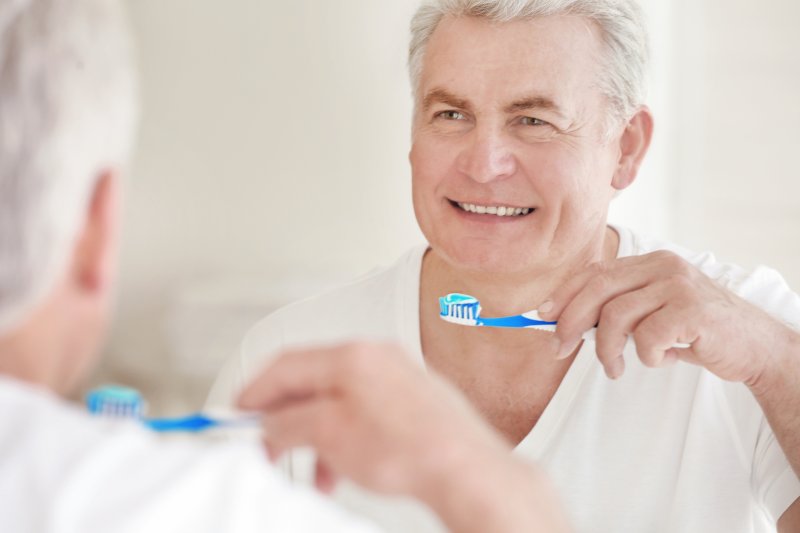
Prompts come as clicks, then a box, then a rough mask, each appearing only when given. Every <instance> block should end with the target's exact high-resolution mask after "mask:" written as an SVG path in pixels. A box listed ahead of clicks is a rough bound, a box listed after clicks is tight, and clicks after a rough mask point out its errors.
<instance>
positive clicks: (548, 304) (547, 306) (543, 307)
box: [539, 300, 554, 313]
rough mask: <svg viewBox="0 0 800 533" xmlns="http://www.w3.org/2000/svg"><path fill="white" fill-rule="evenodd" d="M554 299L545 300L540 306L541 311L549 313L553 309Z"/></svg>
mask: <svg viewBox="0 0 800 533" xmlns="http://www.w3.org/2000/svg"><path fill="white" fill-rule="evenodd" d="M553 306H554V304H553V300H545V302H544V303H543V304H542V305H540V306H539V312H540V313H549V312H550V311H552V310H553Z"/></svg>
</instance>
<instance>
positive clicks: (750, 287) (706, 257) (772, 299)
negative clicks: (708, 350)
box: [614, 227, 800, 328]
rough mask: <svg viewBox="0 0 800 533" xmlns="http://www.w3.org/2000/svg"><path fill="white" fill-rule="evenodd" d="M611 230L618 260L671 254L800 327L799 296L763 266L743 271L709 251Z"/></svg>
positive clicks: (628, 232)
mask: <svg viewBox="0 0 800 533" xmlns="http://www.w3.org/2000/svg"><path fill="white" fill-rule="evenodd" d="M614 229H615V230H616V231H617V233H619V235H620V256H621V257H624V256H633V255H645V254H648V253H652V252H656V251H660V250H665V251H669V252H672V253H674V254H676V255H678V256H680V257H682V258H683V259H684V260H686V261H687V262H688V263H690V264H692V265H694V266H695V267H696V268H697V269H699V270H700V271H701V272H703V273H704V274H705V275H706V276H708V277H710V278H712V279H714V280H715V281H717V282H718V283H720V284H722V285H723V286H724V287H726V288H727V289H728V290H730V291H732V292H734V293H736V294H737V295H739V296H740V297H742V298H744V299H746V300H748V301H750V302H751V303H753V304H755V305H757V306H759V307H761V308H762V309H764V310H766V311H767V312H769V313H771V314H773V315H774V316H776V317H778V318H780V319H782V320H784V321H785V322H787V323H789V324H790V325H793V326H794V327H796V328H800V296H798V295H797V294H796V293H795V292H794V291H792V289H791V288H790V287H789V285H788V284H787V283H786V280H784V278H783V276H781V274H780V273H779V272H778V271H776V270H774V269H772V268H769V267H767V266H764V265H759V266H757V267H755V268H753V269H747V268H743V267H741V266H739V265H737V264H734V263H729V262H723V261H719V260H717V258H716V256H715V255H714V254H713V253H711V252H710V251H702V252H697V251H694V250H690V249H688V248H685V247H683V246H680V245H677V244H674V243H671V242H669V241H666V240H663V239H659V238H657V237H652V236H648V235H641V234H637V233H634V232H633V231H631V230H629V229H627V228H617V227H615V228H614Z"/></svg>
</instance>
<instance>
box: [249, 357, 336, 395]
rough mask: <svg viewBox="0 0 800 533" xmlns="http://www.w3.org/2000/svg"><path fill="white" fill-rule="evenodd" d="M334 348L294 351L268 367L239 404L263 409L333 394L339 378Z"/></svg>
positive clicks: (253, 382) (255, 380)
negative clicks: (333, 354) (333, 355)
mask: <svg viewBox="0 0 800 533" xmlns="http://www.w3.org/2000/svg"><path fill="white" fill-rule="evenodd" d="M333 351H334V349H332V348H318V349H315V350H290V351H287V352H284V353H283V354H282V355H281V357H280V358H278V359H277V360H276V361H275V362H274V363H272V364H271V365H269V366H268V367H267V368H265V369H264V370H263V371H262V372H261V373H260V374H259V375H258V376H256V378H255V379H253V380H252V381H251V382H250V384H249V385H248V386H247V387H246V388H245V389H244V391H243V392H242V393H241V395H240V396H239V399H238V402H237V403H238V406H239V407H240V408H242V409H245V410H261V409H268V408H270V407H274V406H276V405H279V404H281V403H286V402H291V401H294V400H296V399H302V398H306V397H311V396H315V395H320V394H325V393H329V392H331V391H332V390H333V388H334V387H335V384H336V380H337V379H338V369H337V367H336V362H337V359H336V357H332V352H333Z"/></svg>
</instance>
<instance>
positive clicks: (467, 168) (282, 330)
mask: <svg viewBox="0 0 800 533" xmlns="http://www.w3.org/2000/svg"><path fill="white" fill-rule="evenodd" d="M642 19H643V17H642V13H641V10H640V8H639V7H638V5H637V4H636V3H635V2H634V1H633V0H429V1H426V2H424V3H423V5H422V6H421V7H420V8H419V10H418V11H417V14H416V16H415V17H414V19H413V21H412V24H411V30H412V35H411V47H410V55H409V66H410V74H411V81H412V86H413V93H414V120H413V130H412V148H411V154H410V162H411V171H412V184H413V201H414V208H415V212H416V217H417V221H418V223H419V226H420V228H421V229H422V231H423V233H424V234H425V236H426V238H427V241H428V244H427V245H426V246H423V247H419V248H417V249H414V250H411V251H410V252H409V253H408V254H406V255H405V256H403V257H402V258H401V259H400V260H399V261H398V262H397V263H396V264H395V265H394V266H392V267H390V268H388V269H386V270H384V271H381V272H379V273H377V274H374V275H372V276H370V277H368V278H365V279H362V280H359V281H358V282H356V283H353V284H350V285H348V286H345V287H342V288H340V289H338V290H335V291H333V292H331V293H329V294H326V295H322V296H320V297H317V298H314V299H311V300H307V301H305V302H302V303H298V304H294V305H291V306H289V307H287V308H284V309H282V310H279V311H278V312H276V313H275V314H273V315H271V316H270V317H267V318H266V319H264V320H263V321H262V322H261V323H260V324H258V325H257V326H256V327H255V328H253V330H252V331H251V332H250V333H249V334H248V335H247V337H246V338H245V340H244V342H243V345H242V350H241V354H240V355H239V357H237V358H236V360H235V361H234V363H233V364H232V366H231V367H230V368H229V369H228V370H227V371H226V372H225V374H223V376H222V377H220V379H219V381H218V383H217V387H216V388H215V390H214V391H213V393H212V401H214V399H221V401H231V398H233V397H235V394H236V391H237V390H239V389H240V388H241V387H242V385H243V383H244V381H245V380H246V376H248V375H250V374H251V373H252V372H254V371H256V369H257V368H259V366H260V365H262V364H263V362H264V361H265V360H266V359H267V358H268V357H271V356H272V354H274V353H276V352H279V351H280V350H281V349H283V348H285V347H286V346H290V345H293V344H304V345H308V344H309V343H314V342H318V343H325V342H332V341H336V340H339V339H342V338H352V337H383V338H390V339H394V340H395V341H397V342H400V343H401V344H403V345H404V346H405V348H406V351H407V353H408V354H409V356H410V357H411V358H412V359H413V360H415V361H417V363H418V364H419V365H421V366H425V367H426V368H428V369H433V370H436V371H438V372H440V373H441V374H444V375H445V376H446V377H447V378H449V379H450V380H451V382H453V383H454V384H456V385H457V386H458V387H459V388H460V389H461V390H462V391H463V392H464V394H465V395H466V396H467V397H468V398H469V399H470V400H471V401H472V403H473V405H475V406H476V407H477V408H478V410H479V411H480V412H481V413H482V414H483V415H484V417H485V418H486V419H487V420H488V421H489V422H490V423H491V424H492V425H493V426H494V427H495V428H496V429H497V430H498V431H499V432H500V433H501V434H503V435H504V436H505V437H506V439H507V440H508V441H509V442H510V443H511V444H512V445H513V446H515V447H516V450H515V451H516V453H517V454H519V455H521V456H524V457H527V458H532V459H536V460H538V461H540V462H541V464H542V465H543V466H544V467H545V468H546V470H547V471H548V473H549V474H550V475H551V476H552V478H553V479H554V481H555V484H556V486H557V487H558V488H559V489H560V493H561V496H562V497H563V498H564V500H565V503H566V507H567V509H568V512H569V513H570V516H571V518H572V521H573V523H574V525H575V526H576V529H577V530H578V531H584V532H597V533H606V532H609V531H614V532H623V531H627V532H642V531H670V532H682V533H685V532H697V533H701V532H702V533H705V532H708V531H725V532H735V531H736V532H752V531H758V532H763V531H774V530H775V528H776V524H777V527H778V530H779V531H798V530H800V501H799V500H798V498H799V497H800V481H798V473H800V334H798V328H800V298H799V297H798V296H797V294H795V293H794V292H792V291H791V290H790V289H789V288H788V287H787V285H786V284H785V282H784V281H783V279H782V278H781V276H780V275H778V274H777V273H776V272H774V271H772V270H770V269H767V268H763V267H762V268H758V269H756V270H755V271H752V272H750V271H746V270H744V269H742V268H739V267H737V266H735V265H728V264H723V263H720V262H718V261H717V260H716V259H715V258H714V257H713V256H712V255H710V254H707V253H695V252H692V251H689V250H686V249H684V248H681V247H679V246H676V245H674V244H671V243H668V242H663V241H661V240H659V239H655V238H650V237H646V236H643V235H640V234H638V233H636V232H634V231H631V230H630V229H627V228H623V227H612V226H610V225H609V224H608V222H607V215H608V208H609V204H610V202H611V200H612V198H613V197H614V196H615V195H616V194H617V193H618V192H619V191H622V190H624V189H625V188H626V187H628V186H629V185H630V184H631V183H632V182H633V181H634V180H635V178H636V175H637V171H638V169H639V166H640V164H641V162H642V160H643V158H644V157H645V154H646V152H647V149H648V145H649V142H650V138H651V135H652V129H653V118H652V116H651V112H650V111H649V109H648V108H647V107H646V106H645V83H644V77H645V72H646V70H647V40H646V32H645V29H644V24H643V20H642ZM448 293H466V294H470V295H474V296H475V297H477V300H478V301H479V302H480V308H479V309H480V314H481V316H487V317H497V316H507V315H517V314H522V313H525V312H527V311H529V310H531V309H537V310H538V312H539V315H540V317H541V318H542V319H543V321H545V322H554V321H558V325H557V329H556V332H555V335H554V334H553V333H551V332H548V331H537V330H536V329H524V330H520V329H505V330H504V329H493V328H487V327H465V326H463V325H455V324H451V323H448V322H445V321H442V320H441V319H440V316H439V315H440V307H439V304H438V299H439V297H441V296H444V295H446V294H448ZM472 305H473V306H475V307H477V304H476V303H474V301H473V304H472ZM446 311H447V310H446V309H445V312H446ZM473 313H474V309H473ZM308 316H322V317H325V320H324V321H323V322H320V323H315V324H314V325H313V326H309V324H308V320H307V317H308ZM473 316H474V314H473ZM461 318H463V316H462V317H461ZM585 332H591V333H592V334H593V336H590V338H591V340H587V341H585V342H584V338H583V337H584V333H585ZM294 372H295V374H294V375H293V379H294V382H296V383H298V384H301V385H298V386H297V387H294V388H285V389H287V390H285V391H284V392H285V393H287V394H286V397H285V398H284V400H287V399H288V400H292V401H289V402H288V403H283V404H281V403H280V401H279V400H280V399H281V398H280V395H277V394H276V393H274V392H268V391H267V388H262V390H264V391H265V396H266V398H267V399H268V400H269V402H271V403H272V404H274V405H280V406H281V407H274V408H272V409H271V410H272V411H273V413H272V415H271V416H268V417H267V427H268V428H270V427H275V428H279V429H280V430H281V431H274V432H269V437H268V442H270V445H271V446H273V447H274V448H276V449H278V450H280V451H283V450H286V449H288V448H290V447H291V446H293V445H296V444H298V443H303V442H305V441H308V442H312V443H314V444H315V445H316V446H317V447H318V448H319V449H322V450H328V453H327V456H326V457H325V459H326V460H327V461H330V460H331V458H332V457H335V453H334V452H335V451H336V450H340V449H341V447H340V444H339V443H338V442H337V439H336V432H335V430H334V429H330V431H328V432H327V433H326V432H322V433H319V432H318V433H314V434H309V435H304V434H303V432H302V431H301V430H300V429H298V428H299V426H304V427H309V424H308V422H309V420H312V419H313V418H314V417H313V413H309V412H308V411H304V410H303V409H302V406H303V404H304V403H305V402H306V401H307V399H309V398H311V399H312V400H314V401H316V400H317V399H318V397H326V391H325V390H322V389H320V390H316V389H315V387H314V386H313V384H312V383H313V380H306V381H304V380H303V379H302V376H303V374H304V372H307V373H309V374H312V375H313V372H314V369H313V368H311V367H306V368H305V369H304V368H301V367H297V368H295V369H294ZM285 379H288V378H285ZM303 383H305V385H302V384H303ZM412 395H413V391H408V394H407V395H406V396H404V397H402V398H398V399H397V400H396V401H397V402H402V401H405V400H406V398H407V397H409V396H412ZM217 401H220V400H217ZM375 401H376V403H377V402H378V401H379V400H378V399H377V398H376V400H375ZM269 402H267V403H269ZM246 403H247V404H248V405H255V406H258V405H263V404H262V403H261V402H259V400H258V398H257V397H255V398H254V396H253V394H248V395H246ZM380 406H381V408H382V409H384V410H386V412H387V413H391V412H392V409H391V404H390V403H387V402H386V401H385V399H382V403H381V404H380ZM268 407H269V406H268ZM289 408H291V409H295V412H296V413H303V416H302V417H298V418H297V419H296V420H295V421H294V423H293V420H292V417H291V413H289V412H286V411H285V410H286V409H289ZM268 410H270V409H268ZM387 416H388V415H387ZM301 422H302V423H301ZM343 424H346V420H345V421H344V422H343ZM311 426H313V424H312V425H311ZM329 426H330V424H329ZM344 427H346V426H344ZM287 434H288V435H290V436H291V437H290V438H283V437H282V435H287ZM331 450H334V451H333V452H332V451H331ZM289 461H290V462H291V465H292V467H293V472H294V473H295V475H296V476H297V477H303V476H304V475H308V476H309V477H311V476H313V475H314V473H313V470H311V469H308V473H306V474H304V470H305V469H306V468H307V467H308V466H310V465H309V464H308V462H307V461H304V460H303V459H302V457H301V456H299V455H297V454H292V455H291V456H290V459H289ZM328 468H329V465H325V464H324V463H323V467H322V470H323V471H325V470H326V469H328ZM319 469H320V467H319V466H318V467H317V474H318V473H319ZM334 470H335V468H334ZM342 497H343V498H344V499H347V500H348V501H350V502H351V503H353V505H355V506H357V507H358V508H360V509H366V510H367V512H370V513H372V514H373V516H375V517H376V519H379V520H380V519H382V517H387V518H384V519H385V520H386V522H384V523H387V524H389V523H390V521H394V522H395V523H400V524H403V526H400V527H399V529H398V530H403V529H405V530H414V531H435V530H437V529H436V527H435V526H433V525H423V524H427V522H425V520H424V519H423V518H421V517H420V516H417V515H415V516H413V517H412V516H411V515H410V514H409V515H408V516H407V517H406V518H404V519H401V518H399V517H400V516H401V515H402V514H403V513H404V512H405V511H404V510H401V509H400V508H398V507H393V506H392V505H393V504H392V503H391V502H385V501H382V500H377V499H374V498H373V497H372V496H371V495H368V494H359V493H355V492H351V489H350V488H348V487H344V488H343V489H342ZM409 524H413V525H409Z"/></svg>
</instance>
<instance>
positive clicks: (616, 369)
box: [605, 355, 625, 379]
mask: <svg viewBox="0 0 800 533" xmlns="http://www.w3.org/2000/svg"><path fill="white" fill-rule="evenodd" d="M605 370H606V376H608V378H609V379H619V378H620V377H622V374H624V373H625V359H624V358H623V357H622V356H621V355H620V356H619V357H617V358H616V359H614V360H613V361H611V362H610V363H608V364H607V365H606V367H605Z"/></svg>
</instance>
